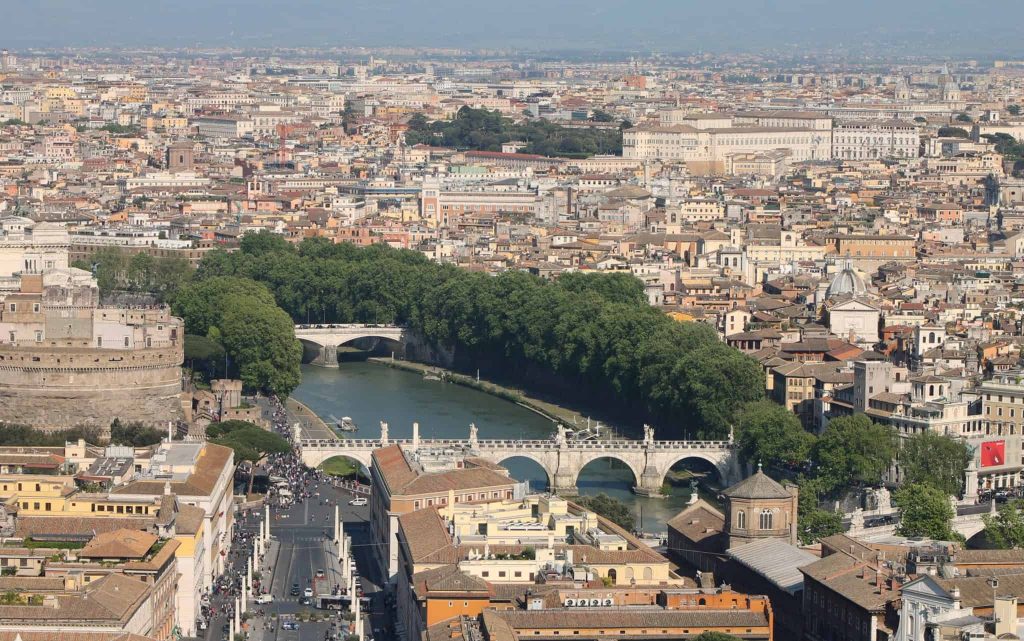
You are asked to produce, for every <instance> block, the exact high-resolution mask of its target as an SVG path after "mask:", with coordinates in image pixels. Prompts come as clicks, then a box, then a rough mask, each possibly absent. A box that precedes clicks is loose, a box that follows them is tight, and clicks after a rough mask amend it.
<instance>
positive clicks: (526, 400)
mask: <svg viewBox="0 0 1024 641" xmlns="http://www.w3.org/2000/svg"><path fill="white" fill-rule="evenodd" d="M367 362H370V363H376V364H378V365H384V366H386V367H391V368H394V369H400V370H405V371H407V372H414V373H417V374H422V375H424V376H436V377H438V378H439V379H441V381H439V382H449V383H454V384H456V385H462V386H463V387H469V388H472V389H475V390H478V391H481V392H484V393H486V394H490V395H492V396H497V397H498V398H503V399H505V400H506V401H511V402H513V403H515V404H517V405H519V406H521V407H525V408H526V409H528V410H530V411H531V412H536V413H537V414H540V415H541V416H543V417H544V418H546V419H548V420H549V421H551V422H552V423H561V424H563V425H565V426H567V427H573V426H575V427H583V426H585V425H587V421H588V419H587V417H586V416H583V415H582V414H580V413H579V412H574V411H573V410H570V409H568V408H566V407H562V406H559V405H556V404H554V403H549V402H547V401H542V400H540V399H538V398H533V397H531V396H530V395H528V394H525V393H523V391H522V390H518V389H514V388H511V387H506V386H503V385H498V384H497V383H492V382H490V381H487V380H482V379H481V380H477V379H476V378H474V377H472V376H466V375H465V374H459V373H457V372H453V371H451V370H449V369H445V368H443V367H438V366H436V365H426V364H424V363H416V362H413V361H406V360H398V359H393V358H387V357H371V358H368V359H367Z"/></svg>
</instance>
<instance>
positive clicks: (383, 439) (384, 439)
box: [380, 421, 388, 447]
mask: <svg viewBox="0 0 1024 641" xmlns="http://www.w3.org/2000/svg"><path fill="white" fill-rule="evenodd" d="M387 445H388V424H387V423H386V422H385V421H381V422H380V446H381V447H387Z"/></svg>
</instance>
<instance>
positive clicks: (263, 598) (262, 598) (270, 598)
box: [256, 594, 274, 603]
mask: <svg viewBox="0 0 1024 641" xmlns="http://www.w3.org/2000/svg"><path fill="white" fill-rule="evenodd" d="M273 602H274V595H273V594H260V595H257V596H256V603H273Z"/></svg>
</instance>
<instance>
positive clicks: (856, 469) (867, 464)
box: [811, 414, 896, 493]
mask: <svg viewBox="0 0 1024 641" xmlns="http://www.w3.org/2000/svg"><path fill="white" fill-rule="evenodd" d="M895 453H896V435H895V432H894V431H893V430H892V428H890V427H887V426H885V425H879V424H877V423H874V422H872V420H871V419H870V418H868V417H867V416H865V415H864V414H855V415H853V416H843V417H840V418H837V419H834V420H832V421H831V422H829V424H828V427H827V428H825V432H824V434H822V435H821V437H820V438H819V439H818V441H817V443H815V445H814V448H813V451H812V453H811V459H812V461H813V463H814V470H815V473H816V475H817V477H818V478H819V479H820V480H821V482H822V489H823V490H824V491H825V492H826V493H829V492H833V491H835V490H837V489H839V488H844V487H847V486H849V485H851V484H854V483H856V484H861V485H873V484H877V483H879V482H881V480H882V473H883V472H885V470H886V469H887V468H888V467H889V465H890V463H892V459H893V456H894V455H895Z"/></svg>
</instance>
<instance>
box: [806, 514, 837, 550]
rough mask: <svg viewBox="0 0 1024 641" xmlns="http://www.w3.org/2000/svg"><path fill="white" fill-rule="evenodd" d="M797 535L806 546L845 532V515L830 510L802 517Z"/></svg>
mask: <svg viewBox="0 0 1024 641" xmlns="http://www.w3.org/2000/svg"><path fill="white" fill-rule="evenodd" d="M799 526H800V527H799V531H798V532H797V535H798V536H799V537H800V542H801V543H803V544H804V545H811V544H812V543H814V542H815V541H820V540H821V539H823V538H825V537H826V536H832V535H833V534H839V533H840V532H842V531H843V515H842V514H840V513H839V512H833V511H830V510H821V509H815V510H811V511H810V512H808V513H806V514H801V515H800V520H799Z"/></svg>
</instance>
